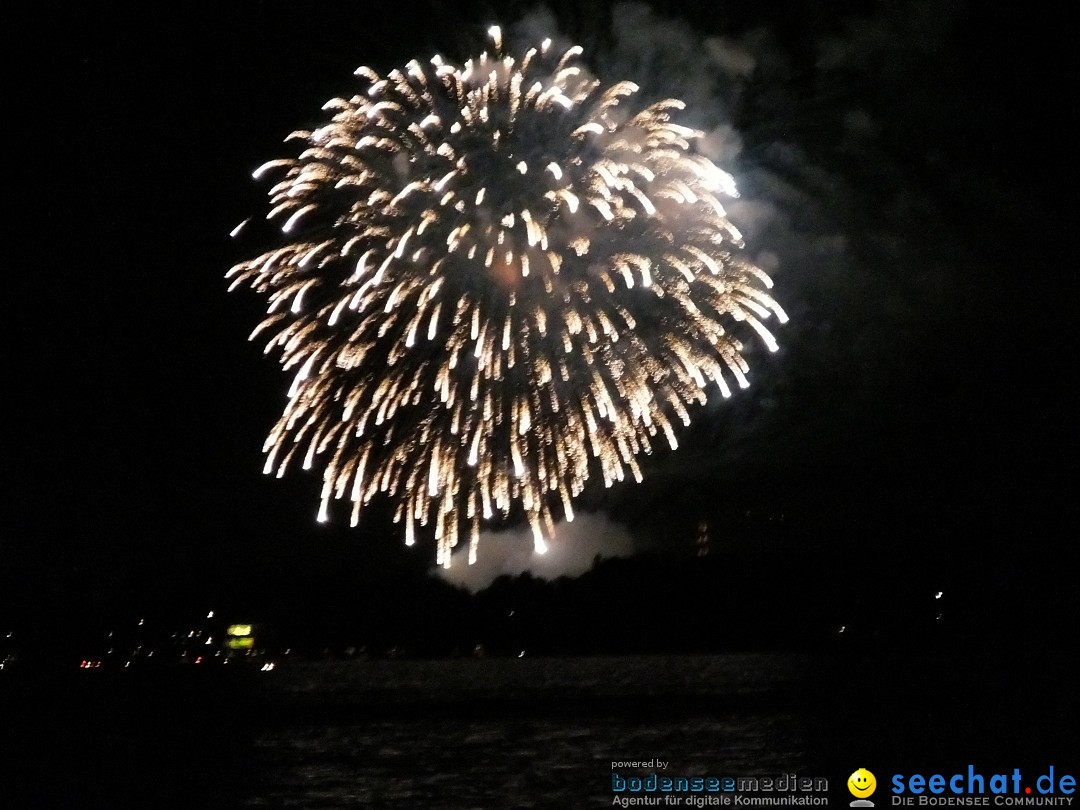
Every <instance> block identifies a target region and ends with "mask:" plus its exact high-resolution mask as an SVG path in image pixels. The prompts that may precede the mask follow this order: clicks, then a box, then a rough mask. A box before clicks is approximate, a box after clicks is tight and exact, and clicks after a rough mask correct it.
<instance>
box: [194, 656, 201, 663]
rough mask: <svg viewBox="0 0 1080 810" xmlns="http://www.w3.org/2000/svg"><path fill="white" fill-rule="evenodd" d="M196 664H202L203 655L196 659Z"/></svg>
mask: <svg viewBox="0 0 1080 810" xmlns="http://www.w3.org/2000/svg"><path fill="white" fill-rule="evenodd" d="M195 663H196V664H201V663H202V656H201V655H200V656H199V657H198V658H196V659H195Z"/></svg>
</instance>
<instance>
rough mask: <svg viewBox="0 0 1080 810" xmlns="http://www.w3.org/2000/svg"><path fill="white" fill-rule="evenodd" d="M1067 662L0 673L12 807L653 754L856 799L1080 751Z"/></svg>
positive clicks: (490, 663) (467, 795)
mask: <svg viewBox="0 0 1080 810" xmlns="http://www.w3.org/2000/svg"><path fill="white" fill-rule="evenodd" d="M1072 666H1073V665H1072V664H1071V661H1070V660H1069V658H1068V657H1064V658H1062V657H1057V658H1048V657H1046V656H1034V657H1033V656H1028V657H1026V658H1024V659H1021V660H1011V659H1010V660H1006V659H1004V658H1003V657H996V656H994V655H986V656H983V657H982V658H981V659H980V660H972V659H970V658H965V659H961V658H959V657H958V656H955V655H954V656H943V655H941V654H935V655H924V656H913V655H893V656H884V657H883V656H881V655H875V656H868V657H864V658H859V657H855V656H849V655H845V656H838V655H818V656H809V655H782V654H741V655H721V656H685V657H640V658H633V657H611V658H576V659H544V658H522V659H455V660H441V661H409V660H397V661H360V660H356V661H348V662H338V663H318V664H315V663H307V664H305V663H287V664H284V665H281V666H279V667H278V668H277V669H275V670H274V671H273V672H267V673H263V672H258V671H243V672H239V671H229V670H228V669H216V670H201V669H197V668H185V669H178V670H171V671H160V672H112V673H110V672H83V671H80V670H76V671H75V672H72V673H64V675H63V676H59V675H57V674H54V675H52V676H44V675H41V676H31V675H30V674H29V673H17V674H15V675H13V676H12V677H6V674H5V677H4V678H0V710H2V711H3V721H2V722H3V730H4V737H3V743H4V750H3V759H2V760H0V800H2V801H0V807H2V808H8V807H76V806H78V807H147V808H150V807H191V808H199V807H207V808H213V807H301V808H336V807H373V808H499V807H521V808H527V807H563V808H577V807H583V808H588V807H598V808H599V807H609V806H611V799H612V795H613V794H612V792H611V774H612V763H613V762H614V761H619V760H642V759H651V758H653V757H657V758H660V759H663V760H665V761H668V762H670V763H671V765H670V767H669V770H668V773H670V774H672V775H685V776H704V775H750V774H761V775H775V774H780V773H790V772H795V773H798V774H799V775H800V776H814V777H816V776H823V777H826V778H828V779H829V782H830V798H831V801H830V803H831V804H832V805H835V806H846V805H847V802H848V801H849V800H850V796H847V794H846V791H845V790H844V780H845V779H846V778H847V775H848V774H850V773H851V771H852V770H854V769H855V768H857V767H860V766H865V767H869V768H871V770H875V766H876V769H877V770H879V779H880V778H881V777H882V775H884V776H885V777H886V778H887V776H888V774H891V773H893V772H908V773H910V772H923V773H934V772H949V773H951V772H955V771H956V770H958V769H961V768H966V766H967V765H968V764H969V763H974V764H975V765H977V766H978V767H980V768H982V769H983V770H984V771H985V772H986V773H993V772H996V771H995V770H994V769H995V768H997V769H1007V770H1008V771H1009V772H1011V770H1012V768H1014V767H1020V768H1022V769H1024V768H1030V769H1032V771H1031V772H1032V773H1035V772H1036V771H1038V772H1039V773H1041V772H1043V770H1045V766H1046V765H1049V764H1055V765H1056V766H1057V767H1058V770H1059V772H1062V771H1064V772H1072V773H1075V772H1076V771H1077V770H1080V768H1077V767H1075V766H1076V765H1077V764H1078V763H1077V760H1076V758H1075V748H1070V746H1071V745H1073V740H1074V739H1075V737H1076V725H1075V724H1076V720H1077V717H1078V714H1077V697H1076V689H1075V687H1074V686H1071V684H1072V683H1073V680H1074V677H1073V676H1074V674H1075V673H1074V672H1073V671H1072ZM1040 768H1041V769H1042V770H1039V769H1040ZM1070 768H1071V770H1069V769H1070ZM617 770H618V771H619V772H620V773H623V774H624V775H626V774H628V773H632V772H633V769H624V768H618V769H617ZM642 772H643V773H644V772H647V771H642ZM883 789H884V786H883ZM883 798H886V797H883ZM885 804H887V798H886V801H885ZM879 806H882V804H881V803H879Z"/></svg>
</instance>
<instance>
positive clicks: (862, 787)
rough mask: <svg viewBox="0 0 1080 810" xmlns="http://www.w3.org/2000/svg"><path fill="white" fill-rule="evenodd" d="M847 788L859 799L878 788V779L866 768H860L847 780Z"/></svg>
mask: <svg viewBox="0 0 1080 810" xmlns="http://www.w3.org/2000/svg"><path fill="white" fill-rule="evenodd" d="M847 789H848V790H850V791H851V795H852V796H854V797H855V798H857V799H865V798H866V797H867V796H869V795H870V794H871V793H873V792H874V790H876V789H877V779H875V778H874V775H873V774H872V773H870V771H868V770H866V768H859V770H857V771H855V773H853V774H852V775H851V776H849V777H848V780H847Z"/></svg>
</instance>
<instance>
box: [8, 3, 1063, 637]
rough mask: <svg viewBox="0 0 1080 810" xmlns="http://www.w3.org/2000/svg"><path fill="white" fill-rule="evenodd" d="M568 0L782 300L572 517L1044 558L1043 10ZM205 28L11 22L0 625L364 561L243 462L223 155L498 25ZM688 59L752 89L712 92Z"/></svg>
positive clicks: (296, 490)
mask: <svg viewBox="0 0 1080 810" xmlns="http://www.w3.org/2000/svg"><path fill="white" fill-rule="evenodd" d="M575 5H576V4H572V3H564V4H559V5H557V6H556V7H555V10H556V14H557V16H558V17H559V20H560V23H561V25H562V26H563V29H564V31H565V32H567V33H568V34H569V35H570V36H571V37H572V38H574V39H577V40H579V41H582V42H584V43H585V44H586V45H587V46H589V48H590V51H591V52H592V53H595V54H596V56H595V57H594V61H593V63H592V64H593V67H594V69H595V70H596V71H597V73H598V74H599V75H601V76H602V77H605V78H608V79H613V78H618V77H617V76H614V75H611V74H613V73H616V72H620V71H621V72H624V73H627V72H628V73H631V74H633V73H634V72H635V71H637V72H638V73H640V74H641V77H643V78H639V79H638V80H639V82H641V83H642V84H643V86H644V88H645V92H647V93H656V94H659V95H684V96H693V95H694V94H699V96H700V99H693V98H692V99H691V100H692V101H694V100H698V101H700V104H699V110H698V113H699V114H700V115H701V116H702V122H701V124H700V125H702V126H704V127H707V128H709V129H712V128H714V127H721V126H722V125H725V124H726V125H728V126H729V127H730V128H731V130H730V131H731V132H733V133H736V136H735V137H734V140H732V143H735V142H737V143H738V144H739V148H738V149H737V150H735V152H734V153H733V155H734V165H733V166H729V167H728V168H729V169H730V170H732V171H733V173H734V174H735V175H736V178H737V180H738V181H739V184H740V189H741V190H742V192H743V197H744V200H745V201H746V203H747V205H746V206H745V207H744V208H743V209H742V215H743V217H744V222H745V225H746V227H745V230H746V231H747V232H748V236H749V237H750V238H751V240H754V239H755V238H756V239H757V242H756V245H757V246H759V249H760V250H762V251H767V252H768V253H770V254H771V255H773V256H776V257H778V267H777V270H776V272H775V277H776V280H777V285H778V286H777V296H778V298H779V299H780V300H781V301H782V302H783V303H784V304H785V306H786V307H787V308H788V310H789V312H791V313H792V315H793V323H792V325H791V326H790V328H788V329H786V330H781V331H780V332H779V333H778V337H779V340H780V342H781V344H782V345H783V347H784V348H783V350H782V351H781V352H780V353H779V354H778V355H777V356H775V357H771V358H768V359H765V358H756V361H757V362H759V363H760V364H761V365H760V369H761V370H760V374H759V376H758V377H756V378H752V379H753V382H754V388H753V389H752V390H751V392H749V393H746V394H743V395H741V396H739V397H737V398H736V400H735V401H734V402H731V403H728V404H726V405H722V406H716V407H714V406H713V405H712V404H711V403H710V405H709V406H708V408H707V409H706V413H705V414H704V415H703V416H702V418H701V419H700V420H698V421H697V422H696V423H695V425H694V427H693V429H692V430H691V432H690V434H689V435H688V437H687V440H686V441H684V443H683V444H684V448H683V450H682V451H681V452H680V453H679V454H675V455H671V456H667V457H664V458H662V459H658V460H656V461H655V462H653V463H651V464H650V466H649V471H648V476H649V477H648V480H647V481H646V483H645V484H644V485H642V486H641V487H637V488H629V487H627V488H618V489H616V490H614V491H612V492H594V491H590V492H588V493H586V496H585V498H584V501H585V503H586V504H587V505H589V506H593V507H597V508H602V509H604V510H605V511H606V512H607V513H608V514H609V515H611V516H612V518H614V519H615V520H618V521H622V522H623V523H625V524H627V525H629V526H631V527H633V528H634V530H635V531H637V532H638V533H639V534H640V535H642V536H645V537H648V538H651V539H653V540H656V541H659V542H663V540H664V539H665V532H664V526H665V525H671V526H674V525H679V526H681V525H682V523H680V521H683V522H685V521H686V520H688V517H687V516H688V515H696V514H698V513H701V514H705V515H708V516H710V517H716V519H719V520H723V519H725V516H728V517H730V516H731V515H736V514H745V512H746V511H747V510H751V509H754V510H762V511H763V512H764V513H768V514H774V513H775V514H781V513H783V514H785V515H786V519H788V520H797V521H802V522H803V523H804V524H805V525H806V526H807V527H810V528H808V529H807V537H808V539H809V540H810V541H811V543H812V544H819V545H820V546H821V547H822V548H824V547H826V546H827V545H828V544H829V543H831V542H834V539H836V538H839V539H837V540H836V542H855V538H856V535H857V532H856V529H858V528H859V527H862V528H863V529H864V530H865V533H866V535H867V537H866V538H863V539H872V537H871V536H873V535H875V534H879V535H881V537H882V538H883V539H882V540H881V541H880V542H881V543H883V544H885V545H889V547H890V548H893V547H896V548H898V547H900V544H901V543H903V544H906V545H907V547H909V548H911V549H913V552H912V553H926V554H927V555H928V560H929V559H931V558H932V559H933V560H934V563H933V564H949V563H948V561H949V560H951V561H952V564H958V565H959V564H963V561H964V560H965V559H966V558H969V557H970V556H971V555H977V554H979V553H981V550H983V549H986V550H988V551H987V553H991V554H997V555H1002V557H1003V558H1004V557H1006V556H1007V555H1009V554H1011V553H1013V552H1014V551H1015V550H1017V549H1024V550H1025V553H1028V552H1030V551H1031V549H1039V550H1041V552H1040V553H1041V556H1040V559H1041V560H1042V561H1043V562H1045V561H1046V560H1049V559H1052V558H1053V556H1054V555H1055V554H1056V553H1057V552H1058V550H1060V549H1062V548H1064V547H1065V546H1064V541H1065V540H1066V538H1068V537H1069V536H1070V535H1071V534H1074V533H1075V524H1076V509H1075V505H1074V504H1073V503H1072V497H1071V494H1072V493H1073V492H1074V491H1075V486H1076V483H1077V478H1076V474H1075V473H1076V462H1075V452H1076V449H1077V442H1076V439H1077V429H1076V424H1075V413H1076V399H1075V396H1074V393H1073V389H1074V387H1075V376H1076V361H1075V355H1074V349H1075V348H1076V339H1075V333H1074V331H1073V327H1072V324H1073V323H1074V320H1075V316H1076V314H1077V313H1076V292H1077V290H1076V263H1075V258H1076V255H1075V230H1074V225H1073V223H1074V219H1075V214H1076V213H1077V206H1076V202H1075V195H1074V193H1073V190H1072V185H1071V182H1070V180H1069V176H1070V175H1071V174H1072V166H1073V164H1074V159H1075V158H1074V155H1075V152H1074V147H1073V144H1072V142H1071V139H1070V137H1069V134H1068V132H1067V131H1066V130H1067V127H1068V123H1067V122H1068V121H1069V120H1070V116H1071V108H1072V106H1074V104H1075V99H1076V97H1077V96H1076V81H1075V69H1074V68H1072V67H1071V66H1069V65H1068V61H1069V59H1068V56H1069V55H1068V54H1067V53H1065V49H1067V47H1068V45H1067V43H1064V42H1063V40H1062V37H1061V32H1062V31H1064V30H1067V29H1066V28H1065V27H1064V20H1063V19H1058V20H1054V19H1049V18H1045V17H1036V16H1035V14H1034V12H1033V11H1031V10H1029V9H1027V8H1019V9H1016V8H1014V9H1012V10H1010V11H1008V12H997V11H995V12H991V11H989V10H987V9H986V8H985V7H984V5H985V4H970V5H967V6H965V5H964V4H951V5H950V4H919V3H910V2H898V3H882V4H872V3H854V2H853V3H847V4H840V5H837V4H829V10H828V11H826V9H825V8H824V6H825V5H826V4H823V3H816V2H789V3H785V4H782V5H781V6H776V5H774V4H770V10H769V11H768V12H765V11H763V10H762V9H761V8H760V6H761V4H759V3H743V2H736V3H732V4H730V6H728V7H725V8H723V9H714V10H712V11H709V12H705V11H702V10H700V9H698V8H696V7H697V5H698V4H688V5H687V8H685V9H684V8H682V7H681V6H680V5H679V4H677V3H662V4H658V5H656V6H655V7H654V8H655V9H656V11H655V13H654V15H653V16H652V17H649V16H648V15H644V16H643V12H642V11H641V9H640V8H639V9H638V10H637V11H636V12H634V13H629V12H628V11H627V9H625V8H624V9H622V10H621V12H620V13H619V14H616V15H612V14H611V13H610V10H609V9H606V8H601V7H597V9H598V10H595V11H588V12H582V11H576V10H574V9H575ZM211 8H212V7H211V6H209V5H207V6H191V5H187V4H181V5H176V6H170V7H168V8H165V9H157V8H155V9H150V8H149V7H140V6H135V5H134V4H132V5H131V6H130V7H129V8H127V9H123V8H122V7H120V6H116V5H110V6H108V7H107V8H104V9H103V10H95V11H93V12H89V11H86V12H81V13H80V16H77V17H74V18H73V17H69V16H66V15H61V14H60V13H59V12H57V13H56V15H55V16H53V17H52V18H51V19H48V20H45V19H37V20H34V21H33V22H32V23H30V22H28V23H27V25H26V26H15V28H14V29H13V30H12V33H13V34H14V33H15V32H16V31H17V30H21V31H25V32H26V35H27V36H29V38H30V41H31V42H32V43H33V45H34V47H32V48H26V49H24V51H23V53H24V56H22V57H21V58H18V59H16V64H15V65H14V66H13V67H12V68H9V71H10V72H9V79H10V80H13V81H14V82H15V84H16V85H18V87H19V89H18V92H17V93H16V98H15V101H16V109H17V115H14V116H11V117H10V118H8V121H7V127H6V128H7V130H8V133H9V148H8V152H7V160H8V169H9V171H8V177H9V178H12V179H13V180H14V182H11V183H10V184H9V186H8V194H9V196H8V200H9V205H8V212H7V223H8V225H7V234H6V236H7V243H8V251H7V262H6V265H7V278H8V284H7V285H6V290H7V294H6V295H5V296H4V300H5V304H6V310H7V313H8V315H9V318H8V323H9V328H10V329H11V330H12V335H11V337H10V338H9V340H8V341H6V345H7V352H6V357H7V358H8V359H9V361H14V363H13V367H12V365H10V364H9V366H8V369H7V374H6V387H7V397H6V399H7V403H8V405H7V407H6V408H5V411H6V414H7V425H8V431H7V438H6V440H5V452H4V454H3V456H4V466H5V468H6V470H7V475H6V476H5V477H6V479H7V481H8V485H7V490H8V493H9V496H10V500H9V501H8V507H7V509H6V510H5V511H6V515H7V517H6V520H5V521H4V526H3V529H2V533H0V586H2V588H3V597H2V601H0V611H10V612H11V614H12V615H14V616H15V617H16V619H20V620H21V619H25V618H26V617H27V616H30V615H34V614H35V612H36V611H38V610H40V609H42V608H44V609H56V610H62V611H71V610H76V609H77V607H78V605H80V604H82V603H84V602H85V603H88V604H93V603H94V600H95V599H100V598H101V594H102V593H103V592H125V591H130V592H131V593H132V594H133V597H132V598H133V599H140V598H142V599H145V598H150V597H151V595H153V594H157V595H158V597H159V598H161V597H160V595H161V594H174V595H176V596H177V598H180V597H181V596H182V595H184V594H189V593H193V594H196V595H206V598H212V597H213V596H214V594H216V593H218V592H220V591H221V590H222V589H225V588H228V587H230V585H229V583H234V582H235V581H236V577H237V576H238V575H243V576H247V575H251V576H255V577H262V578H266V579H268V580H273V579H274V578H275V577H278V578H281V577H284V576H286V574H285V573H283V572H287V571H290V570H296V569H297V568H300V569H303V568H305V566H310V565H311V560H313V559H314V560H323V561H325V560H327V559H330V560H332V559H333V558H334V555H335V554H337V553H340V549H341V547H342V544H347V543H358V544H363V543H369V544H374V545H376V546H380V547H381V545H380V544H386V543H387V542H390V541H392V542H391V546H392V547H393V548H395V549H396V544H397V540H396V539H395V538H390V541H387V539H386V537H385V535H386V532H385V528H384V522H383V521H382V520H381V516H380V515H378V514H374V515H373V516H372V517H371V518H370V519H368V520H366V521H365V523H364V525H363V527H362V528H361V530H360V531H357V532H355V533H352V534H348V533H345V534H344V535H343V534H342V533H341V532H340V531H338V530H337V529H316V528H315V526H314V515H315V510H316V506H317V503H316V498H317V490H318V483H319V482H318V478H317V476H315V475H310V476H305V475H302V474H291V475H290V476H289V477H288V478H287V479H286V480H285V481H278V480H275V479H272V478H268V477H264V476H263V475H262V474H261V465H262V458H261V454H260V447H261V443H262V439H263V437H264V435H265V433H266V431H267V430H268V428H269V427H270V426H271V425H272V424H273V422H274V420H275V418H276V415H277V414H278V413H279V412H280V408H281V407H282V405H283V404H284V397H285V391H286V388H287V381H286V379H285V377H284V375H282V374H280V373H279V372H278V370H277V367H276V364H275V362H274V361H273V360H271V359H268V358H264V357H263V356H262V352H261V347H260V346H258V345H255V344H250V343H248V342H247V340H246V338H247V334H248V333H249V331H250V330H251V328H252V326H253V325H254V324H255V323H256V322H257V320H258V317H259V315H260V314H261V312H262V306H261V304H260V302H259V301H258V300H257V299H256V298H255V297H254V296H253V295H247V294H242V293H236V294H233V295H227V294H226V292H225V287H226V284H225V281H224V279H223V276H224V273H225V271H226V270H227V269H228V268H229V267H230V266H231V265H232V263H234V262H235V261H237V260H239V259H242V258H246V257H247V256H249V255H251V254H253V253H254V252H256V251H257V250H259V249H261V247H262V246H260V245H252V244H236V243H234V242H233V241H232V240H230V239H229V238H228V233H229V231H230V230H231V229H232V228H233V226H234V225H236V224H237V223H238V222H240V221H241V220H243V219H245V218H246V217H248V216H251V215H256V216H258V215H260V214H261V213H262V212H263V211H264V210H265V207H264V193H265V191H264V188H263V187H260V186H259V185H258V184H256V183H254V182H253V181H252V180H251V179H250V172H251V170H252V169H253V168H255V167H256V166H258V165H259V164H261V163H262V162H263V161H265V160H267V159H270V158H273V157H277V156H282V155H286V154H288V150H287V147H285V146H283V145H282V144H281V141H282V139H283V137H284V136H285V135H287V134H288V132H290V131H291V130H292V129H294V128H298V127H302V126H304V125H305V124H308V123H311V122H312V121H314V120H317V119H318V117H319V107H320V106H321V104H322V102H323V101H325V100H326V99H327V98H329V97H331V96H333V95H336V94H339V93H344V92H348V91H349V89H350V87H351V84H350V80H351V71H352V69H353V68H355V67H356V66H357V65H359V64H372V65H374V66H376V67H378V68H383V69H388V68H390V67H393V66H395V65H397V64H400V63H403V62H405V61H407V60H408V59H409V58H412V57H413V56H417V57H422V56H426V55H429V54H430V53H432V52H433V51H435V50H438V51H440V52H441V53H443V54H444V55H446V56H447V57H448V58H455V59H457V58H463V57H465V56H467V55H469V53H470V51H472V50H473V49H474V48H475V47H479V44H480V43H481V42H482V37H483V30H484V28H485V27H486V23H488V22H491V21H495V20H501V21H503V22H504V23H509V22H510V21H512V20H513V19H514V18H515V17H517V16H520V15H521V14H522V13H524V12H526V11H527V10H528V8H529V6H527V5H525V4H523V3H516V4H510V5H509V6H508V7H507V8H508V10H502V9H495V8H484V7H474V6H469V7H468V10H467V11H464V12H458V11H455V10H454V9H453V4H443V3H430V4H424V3H421V4H402V3H374V4H371V3H355V4H348V3H340V4H336V3H335V4H331V3H316V4H303V5H302V6H301V5H297V4H284V3H282V4H271V3H249V4H244V5H232V6H229V7H228V8H227V9H225V10H222V9H220V8H216V9H213V10H211ZM635 15H636V16H635ZM766 15H767V16H766ZM999 15H1004V16H999ZM1008 15H1011V16H1008ZM627 20H629V22H627ZM634 21H636V22H634ZM650 21H651V22H650ZM620 25H621V26H622V27H621V28H620ZM635 25H637V26H638V27H636V28H635V27H634V26H635ZM636 37H640V38H641V40H640V41H637V42H636V41H635V38H636ZM717 37H724V39H723V40H717V39H716V38H717ZM710 38H712V39H711V40H710ZM710 41H711V42H712V43H713V45H716V43H717V42H723V43H725V44H724V47H723V48H721V49H720V50H721V51H722V52H723V53H727V54H732V53H735V54H741V55H743V56H747V57H749V58H750V59H751V62H752V65H753V70H751V71H750V72H749V73H747V74H744V75H742V76H740V77H737V79H736V78H732V76H731V75H727V76H726V77H722V80H721V79H716V78H715V76H713V74H710V73H708V72H707V71H708V70H714V71H715V65H716V62H715V61H713V62H709V60H708V58H706V55H707V54H708V53H710V51H709V50H708V42H710ZM715 52H716V50H715V48H714V51H712V53H715ZM710 64H711V65H712V66H713V67H712V68H710V67H709V65H710ZM710 77H713V78H710ZM669 84H672V85H680V84H681V86H675V87H669V86H668V85H669ZM23 91H25V94H24V92H23ZM755 205H756V207H755ZM12 282H13V283H12ZM834 524H835V525H840V526H842V527H843V529H842V530H838V531H836V532H830V527H831V526H833V525H834ZM880 527H887V528H880ZM834 535H835V537H834ZM890 544H891V545H890ZM381 553H385V554H393V553H395V552H393V551H389V550H386V551H383V552H381ZM942 560H945V561H946V562H945V563H943V562H942ZM928 564H929V563H928ZM0 615H2V614H0Z"/></svg>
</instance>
